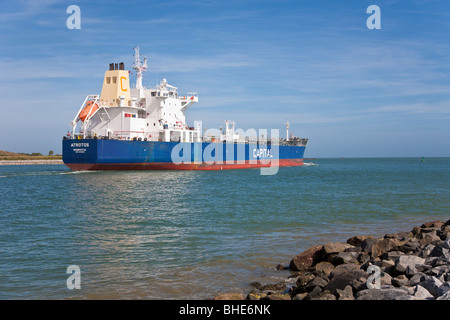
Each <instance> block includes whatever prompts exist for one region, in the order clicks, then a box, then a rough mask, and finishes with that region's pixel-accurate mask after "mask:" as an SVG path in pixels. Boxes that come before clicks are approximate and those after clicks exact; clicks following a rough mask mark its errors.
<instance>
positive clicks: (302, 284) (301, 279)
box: [296, 273, 314, 288]
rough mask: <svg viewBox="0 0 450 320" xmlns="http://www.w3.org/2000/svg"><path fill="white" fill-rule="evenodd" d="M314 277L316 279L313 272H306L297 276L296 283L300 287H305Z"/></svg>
mask: <svg viewBox="0 0 450 320" xmlns="http://www.w3.org/2000/svg"><path fill="white" fill-rule="evenodd" d="M312 279H314V275H313V274H311V273H306V274H303V275H300V276H299V277H298V278H297V281H296V284H297V286H298V287H299V288H303V287H305V286H306V284H307V283H308V282H309V281H310V280H312Z"/></svg>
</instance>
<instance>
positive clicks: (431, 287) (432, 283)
mask: <svg viewBox="0 0 450 320" xmlns="http://www.w3.org/2000/svg"><path fill="white" fill-rule="evenodd" d="M420 285H421V286H422V287H424V288H425V289H427V290H428V292H429V293H431V294H432V295H433V296H434V297H439V296H440V295H442V294H444V292H443V291H442V290H440V286H442V285H443V283H442V281H440V280H439V279H438V278H436V277H427V279H425V280H424V281H422V282H421V283H420Z"/></svg>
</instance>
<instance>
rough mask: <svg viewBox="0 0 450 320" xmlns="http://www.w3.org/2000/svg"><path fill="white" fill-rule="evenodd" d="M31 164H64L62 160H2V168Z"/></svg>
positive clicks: (0, 164)
mask: <svg viewBox="0 0 450 320" xmlns="http://www.w3.org/2000/svg"><path fill="white" fill-rule="evenodd" d="M30 164H36V165H38V164H64V162H63V161H62V160H0V166H12V165H30Z"/></svg>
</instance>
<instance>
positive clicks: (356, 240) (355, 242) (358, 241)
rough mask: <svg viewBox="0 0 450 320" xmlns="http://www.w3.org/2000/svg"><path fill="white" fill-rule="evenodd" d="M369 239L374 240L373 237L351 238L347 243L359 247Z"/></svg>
mask: <svg viewBox="0 0 450 320" xmlns="http://www.w3.org/2000/svg"><path fill="white" fill-rule="evenodd" d="M368 238H372V239H373V237H371V236H354V237H351V238H349V239H348V240H347V243H348V244H351V245H352V246H355V247H357V246H359V245H360V244H361V243H362V242H363V241H364V240H366V239H368Z"/></svg>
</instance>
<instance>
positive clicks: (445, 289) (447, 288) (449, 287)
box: [439, 281, 450, 295]
mask: <svg viewBox="0 0 450 320" xmlns="http://www.w3.org/2000/svg"><path fill="white" fill-rule="evenodd" d="M439 290H440V291H441V294H440V295H443V294H444V293H447V292H449V291H450V282H448V281H447V282H445V283H444V284H443V285H442V286H440V287H439Z"/></svg>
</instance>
